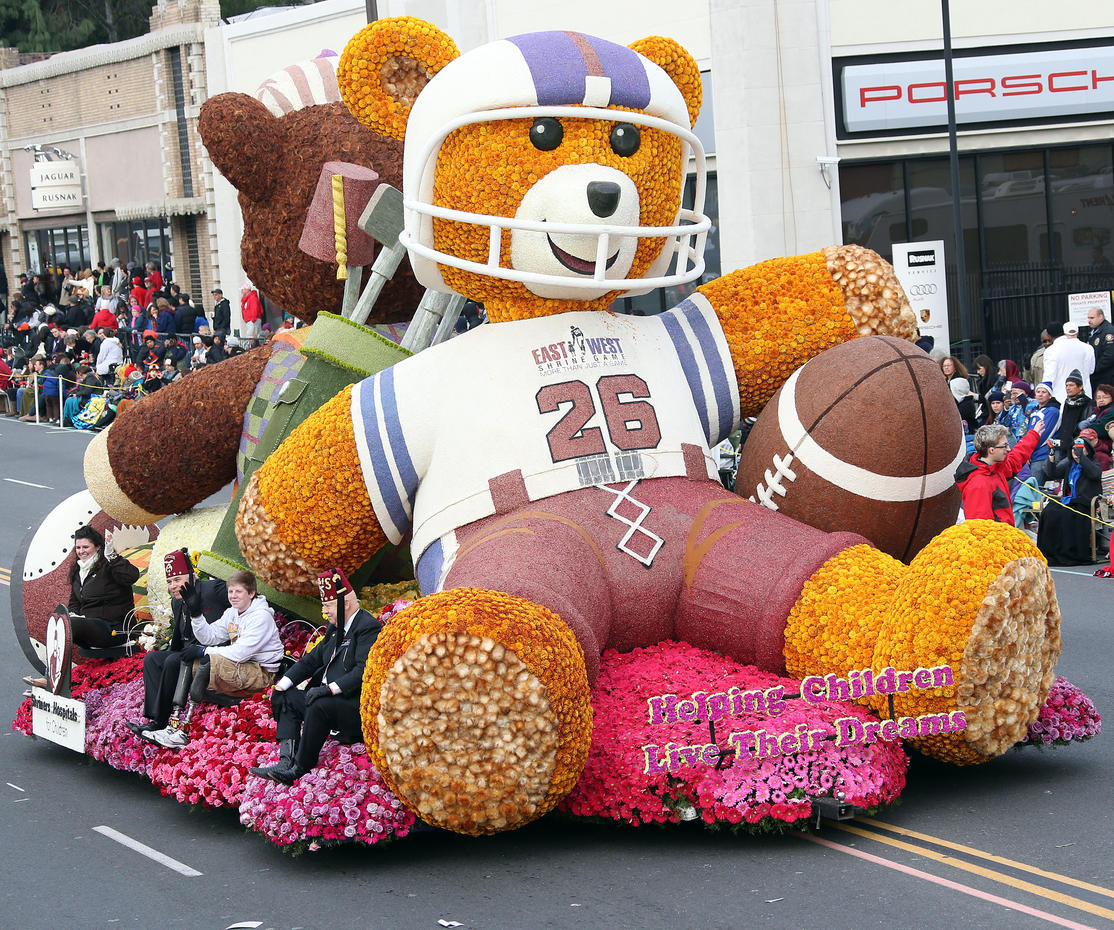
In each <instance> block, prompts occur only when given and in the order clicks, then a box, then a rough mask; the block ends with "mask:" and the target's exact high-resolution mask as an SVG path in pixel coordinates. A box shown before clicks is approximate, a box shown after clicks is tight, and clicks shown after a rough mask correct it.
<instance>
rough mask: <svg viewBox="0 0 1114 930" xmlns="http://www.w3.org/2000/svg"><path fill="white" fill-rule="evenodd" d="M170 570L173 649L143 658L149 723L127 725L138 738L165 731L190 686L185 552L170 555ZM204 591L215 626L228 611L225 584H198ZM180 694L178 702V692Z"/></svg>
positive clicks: (189, 573)
mask: <svg viewBox="0 0 1114 930" xmlns="http://www.w3.org/2000/svg"><path fill="white" fill-rule="evenodd" d="M163 567H164V568H165V570H166V583H167V586H168V587H169V588H170V596H171V601H170V607H171V611H172V612H173V615H174V627H173V630H172V632H171V634H170V648H168V649H165V650H161V649H160V650H158V651H156V652H149V653H147V655H146V656H145V657H144V659H143V716H144V717H146V718H147V720H129V721H127V722H126V726H127V728H128V729H129V730H131V731H132V732H133V733H134V734H136V736H140V737H143V736H144V734H145V733H154V732H156V731H158V730H161V729H163V728H164V727H165V726H166V725H167V723H168V722H169V721H170V714H171V711H172V710H173V709H174V707H175V706H176V705H177V706H181V705H183V704H185V697H186V689H187V688H188V687H189V684H190V682H189V678H190V677H191V676H190V675H189V673H188V672H189V666H190V664H192V663H188V664H187V665H185V666H183V665H182V650H183V649H185V648H186V647H187V646H190V645H196V644H197V639H196V637H195V636H194V635H193V627H192V625H191V623H190V614H189V611H188V610H187V609H186V604H185V601H183V600H182V594H181V591H182V588H183V587H184V586H185V584H186V583H187V582H188V581H191V580H193V566H192V565H190V561H189V556H188V555H187V554H186V552H185V550H184V549H182V550H175V551H173V552H168V553H167V554H166V558H165V559H163ZM197 589H198V591H200V592H201V613H202V614H203V615H204V617H205V619H206V620H208V621H209V622H210V623H212V622H213V621H214V620H217V619H219V618H220V616H221V615H222V614H223V613H224V612H225V611H226V610H227V609H228V606H229V605H228V594H227V593H226V590H225V584H224V582H223V581H201V582H198V583H197ZM182 669H185V670H186V672H187V674H186V676H185V680H184V681H182V682H181V685H182V687H181V688H179V684H180V682H179V674H180V672H181V671H182ZM176 692H180V693H179V694H178V695H177V697H178V699H177V701H176V700H175V693H176Z"/></svg>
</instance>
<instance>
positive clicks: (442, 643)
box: [363, 589, 591, 834]
mask: <svg viewBox="0 0 1114 930" xmlns="http://www.w3.org/2000/svg"><path fill="white" fill-rule="evenodd" d="M431 602H432V603H431ZM415 608H416V609H415ZM492 614H494V615H495V616H494V617H493V616H492ZM492 620H494V622H492ZM388 663H389V664H388ZM363 701H364V707H363V716H364V727H365V735H367V736H369V744H370V745H372V747H373V757H374V758H375V761H376V764H377V765H379V766H380V769H381V771H382V772H383V774H384V777H385V778H386V779H387V781H388V783H389V784H390V785H391V787H392V789H393V790H394V791H395V793H396V794H397V795H398V796H399V797H400V799H401V800H402V801H403V802H404V803H405V804H406V805H407V807H409V808H410V810H412V811H413V812H414V814H415V815H417V816H418V817H420V818H422V819H423V820H425V821H426V822H427V823H431V824H434V825H436V826H440V827H443V828H445V829H450V830H454V831H456V832H459V833H469V834H483V833H495V832H499V831H502V830H510V829H514V828H515V827H518V826H521V825H522V824H524V823H527V822H529V821H530V820H533V819H534V818H536V817H540V816H542V815H543V814H544V813H546V812H547V811H549V810H550V809H551V808H552V807H553V806H554V805H555V804H556V803H557V802H558V801H559V800H560V799H561V798H562V797H563V796H564V795H565V794H567V793H568V791H569V790H570V789H571V788H572V786H573V785H574V784H575V782H576V780H577V778H579V775H580V771H581V769H582V768H583V765H584V759H585V757H586V754H587V748H588V743H589V741H590V738H591V703H590V699H589V693H588V685H587V679H586V676H585V673H584V659H583V653H582V652H581V651H580V647H579V646H578V644H577V642H576V640H575V638H574V637H573V636H572V634H571V632H569V630H568V627H567V626H565V625H564V624H563V623H562V621H561V620H560V618H559V617H557V616H556V614H553V613H552V612H550V611H548V610H546V609H545V608H543V607H538V606H537V605H534V604H531V603H530V602H528V601H525V600H522V599H521V598H512V597H510V596H509V595H502V594H498V593H496V592H487V591H480V590H479V589H456V590H453V591H448V592H444V593H442V594H438V595H433V596H431V597H429V598H423V599H422V600H420V601H417V602H416V603H415V605H412V606H411V607H410V608H408V609H407V610H405V611H403V612H402V613H401V614H399V615H398V616H396V617H394V618H392V620H391V621H390V623H388V625H387V627H386V628H385V629H384V631H383V633H381V634H380V641H379V642H377V644H376V648H375V650H373V654H372V660H371V661H369V663H368V670H367V672H366V673H365V678H364V699H363ZM369 730H370V731H371V733H370V734H369V732H368V731H369Z"/></svg>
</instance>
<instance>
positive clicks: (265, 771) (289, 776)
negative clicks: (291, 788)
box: [248, 761, 307, 785]
mask: <svg viewBox="0 0 1114 930" xmlns="http://www.w3.org/2000/svg"><path fill="white" fill-rule="evenodd" d="M248 771H249V772H251V774H252V775H258V776H259V777H260V778H267V779H270V780H271V781H274V782H278V783H279V784H280V785H292V784H294V782H296V781H297V780H298V779H299V778H301V777H302V776H303V775H305V774H306V771H307V770H306V769H303V768H301V767H300V766H298V765H295V764H294V763H292V762H282V761H280V762H278V763H276V764H275V765H267V766H256V767H255V768H250V769H248Z"/></svg>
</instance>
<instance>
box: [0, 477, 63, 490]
mask: <svg viewBox="0 0 1114 930" xmlns="http://www.w3.org/2000/svg"><path fill="white" fill-rule="evenodd" d="M4 480H5V481H10V482H11V483H12V484H25V485H27V487H29V488H42V489H43V490H44V491H53V490H54V488H52V487H51V486H50V485H49V484H35V482H33V481H20V480H19V479H18V478H5V479H4Z"/></svg>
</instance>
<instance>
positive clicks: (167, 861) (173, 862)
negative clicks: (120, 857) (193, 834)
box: [93, 826, 202, 878]
mask: <svg viewBox="0 0 1114 930" xmlns="http://www.w3.org/2000/svg"><path fill="white" fill-rule="evenodd" d="M93 830H94V832H96V833H99V834H101V835H102V836H107V837H108V838H109V839H110V840H114V841H116V842H117V843H119V844H120V845H121V846H127V847H128V849H131V850H134V851H135V852H137V853H139V854H140V855H141V856H146V857H147V858H148V859H153V860H154V861H155V862H157V863H158V864H159V865H165V866H166V867H167V868H168V869H173V870H174V871H175V872H179V873H181V874H182V875H186V876H188V877H190V878H194V877H196V876H198V875H201V874H202V873H201V872H198V871H197V869H191V868H190V867H189V866H188V865H186V864H185V863H184V862H179V861H178V860H177V859H171V858H170V856H168V855H166V853H161V852H159V851H158V850H157V849H152V848H151V847H150V846H148V845H146V844H145V843H141V842H139V840H133V839H132V838H131V837H130V836H127V835H126V834H124V833H121V832H120V831H119V830H113V829H112V827H105V826H100V827H93Z"/></svg>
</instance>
